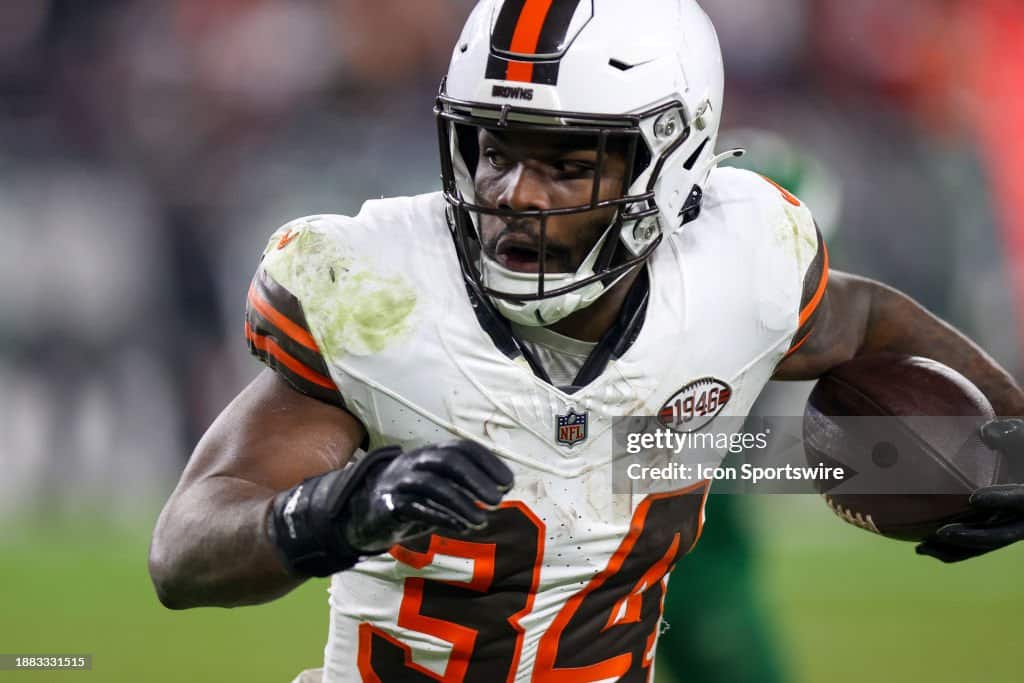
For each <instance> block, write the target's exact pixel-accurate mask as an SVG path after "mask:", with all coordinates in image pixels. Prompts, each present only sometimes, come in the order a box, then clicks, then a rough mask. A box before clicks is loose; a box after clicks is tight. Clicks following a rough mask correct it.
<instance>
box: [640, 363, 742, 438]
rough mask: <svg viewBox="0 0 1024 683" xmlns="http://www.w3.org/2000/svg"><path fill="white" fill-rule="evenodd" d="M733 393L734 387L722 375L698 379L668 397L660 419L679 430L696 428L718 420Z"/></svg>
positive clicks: (660, 413)
mask: <svg viewBox="0 0 1024 683" xmlns="http://www.w3.org/2000/svg"><path fill="white" fill-rule="evenodd" d="M731 397H732V389H731V388H730V387H729V385H728V384H726V383H725V382H723V381H722V380H720V379H716V378H714V377H704V378H702V379H698V380H694V381H693V382H690V383H689V384H687V385H686V386H685V387H683V388H682V389H680V390H679V391H677V392H676V393H675V394H673V396H672V397H671V398H670V399H669V400H667V401H665V405H663V406H662V407H661V410H659V411H658V422H660V423H661V424H663V425H665V426H666V427H668V428H670V429H674V430H675V431H677V432H695V431H697V430H698V429H701V428H702V427H704V426H705V425H707V424H708V423H709V422H711V421H712V420H714V419H715V417H716V416H717V415H718V414H719V413H720V412H722V408H724V407H725V404H727V403H728V402H729V399H730V398H731Z"/></svg>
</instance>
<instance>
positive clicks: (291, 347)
mask: <svg viewBox="0 0 1024 683" xmlns="http://www.w3.org/2000/svg"><path fill="white" fill-rule="evenodd" d="M245 322H246V323H247V324H248V325H249V327H250V328H251V329H252V331H253V333H254V334H257V335H259V336H261V337H271V338H272V339H273V340H274V342H275V343H276V344H277V345H278V346H280V347H281V348H282V349H284V350H285V351H286V352H287V353H288V355H289V356H291V357H292V358H295V359H296V360H298V361H299V362H300V363H302V364H303V365H305V366H306V367H307V368H309V369H310V370H313V371H314V372H316V373H319V374H321V375H324V376H327V374H328V369H327V363H326V362H325V361H324V359H323V356H321V355H320V352H319V351H314V350H311V349H309V348H308V347H305V346H302V345H301V344H298V343H297V342H295V340H293V339H292V338H291V337H289V336H288V335H287V334H285V333H284V332H282V331H281V330H280V329H279V328H278V327H277V326H276V325H274V324H273V323H272V322H270V321H269V320H267V319H266V318H264V317H263V316H262V315H260V313H259V311H257V310H256V309H255V308H253V307H252V304H250V305H248V306H246V309H245Z"/></svg>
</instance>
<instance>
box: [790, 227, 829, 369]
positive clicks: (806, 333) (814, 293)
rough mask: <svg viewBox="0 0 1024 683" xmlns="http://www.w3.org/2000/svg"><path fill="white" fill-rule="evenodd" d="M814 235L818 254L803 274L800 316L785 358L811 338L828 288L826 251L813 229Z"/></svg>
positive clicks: (819, 234) (818, 234) (818, 232)
mask: <svg viewBox="0 0 1024 683" xmlns="http://www.w3.org/2000/svg"><path fill="white" fill-rule="evenodd" d="M815 234H816V235H817V237H818V253H817V254H815V255H814V260H813V261H811V264H810V265H809V266H808V267H807V272H806V273H804V284H803V290H804V291H803V295H802V297H801V301H800V314H799V315H798V317H797V328H796V333H795V334H794V335H793V339H794V342H793V344H792V346H790V347H789V351H787V352H786V355H787V356H788V355H789V354H791V353H793V352H795V351H796V350H797V349H798V348H800V347H801V346H802V345H803V343H804V342H806V341H807V339H808V337H810V336H811V330H813V329H814V323H815V320H816V319H817V316H816V313H817V312H818V307H819V306H820V305H821V301H822V299H824V297H825V291H826V289H827V287H828V249H827V248H826V247H825V241H824V240H823V239H822V237H821V232H820V231H819V230H817V229H815ZM795 340H799V341H795Z"/></svg>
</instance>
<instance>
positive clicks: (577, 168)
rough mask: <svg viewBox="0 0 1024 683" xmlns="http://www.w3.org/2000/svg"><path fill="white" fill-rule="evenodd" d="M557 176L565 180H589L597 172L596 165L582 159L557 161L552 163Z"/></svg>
mask: <svg viewBox="0 0 1024 683" xmlns="http://www.w3.org/2000/svg"><path fill="white" fill-rule="evenodd" d="M554 167H555V170H556V171H557V172H558V174H559V175H560V176H561V177H563V178H566V179H570V180H571V179H575V178H591V177H593V175H594V172H595V171H596V170H597V164H595V163H594V162H592V161H585V160H583V159H559V160H558V161H556V162H555V163H554Z"/></svg>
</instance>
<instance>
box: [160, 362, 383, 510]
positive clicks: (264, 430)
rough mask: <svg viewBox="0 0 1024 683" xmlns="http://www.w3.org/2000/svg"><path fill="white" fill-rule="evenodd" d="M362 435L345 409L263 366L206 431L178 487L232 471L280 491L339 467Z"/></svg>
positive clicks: (245, 479) (253, 481)
mask: <svg viewBox="0 0 1024 683" xmlns="http://www.w3.org/2000/svg"><path fill="white" fill-rule="evenodd" d="M364 438H365V430H364V429H363V427H362V425H361V424H360V423H359V421H358V420H356V418H355V417H353V416H352V415H351V414H349V413H348V412H347V411H345V410H344V409H342V408H339V407H337V406H334V405H330V404H328V403H325V402H323V401H320V400H318V399H315V398H312V397H310V396H307V395H305V394H303V393H300V392H298V391H296V390H295V389H294V388H292V387H291V386H289V384H288V383H287V382H286V381H285V379H284V378H283V377H282V376H281V375H279V374H277V373H275V372H272V371H270V370H264V371H263V372H261V373H260V374H259V375H258V376H257V377H256V379H254V380H253V381H252V382H251V383H250V384H249V386H247V387H246V388H245V389H243V390H242V391H241V393H239V394H238V396H237V397H235V399H234V400H233V401H232V402H231V403H230V404H229V405H228V406H227V407H226V408H225V409H224V410H223V411H222V412H221V414H220V415H219V416H218V417H217V419H216V420H215V421H214V423H213V424H212V425H211V426H210V428H209V429H208V430H207V431H206V434H205V435H204V436H203V438H202V439H201V440H200V442H199V445H197V446H196V449H195V451H194V453H193V454H192V458H191V459H190V461H189V463H188V466H187V467H186V469H185V473H184V474H183V475H182V481H181V485H180V487H187V486H188V485H190V484H191V483H194V482H196V481H200V480H203V479H207V478H210V477H230V478H234V479H240V480H244V481H247V482H250V483H252V484H256V485H258V486H261V487H264V488H266V489H268V490H269V491H281V490H284V489H286V488H288V487H291V486H294V485H295V484H297V483H299V482H301V481H302V480H303V479H306V478H308V477H311V476H315V475H318V474H322V473H324V472H327V471H329V470H333V469H337V468H339V467H343V466H344V465H345V464H346V463H347V462H348V460H349V459H350V458H351V456H352V454H353V453H354V452H355V450H356V449H357V448H358V447H359V445H360V443H361V442H362V441H363V439H364Z"/></svg>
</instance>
